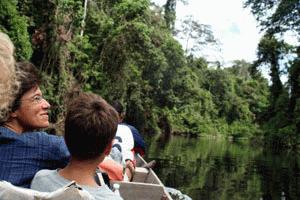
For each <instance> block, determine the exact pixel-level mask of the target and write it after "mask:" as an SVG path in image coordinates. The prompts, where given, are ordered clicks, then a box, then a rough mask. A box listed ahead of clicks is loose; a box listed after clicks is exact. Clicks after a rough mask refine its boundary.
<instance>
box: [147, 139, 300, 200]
mask: <svg viewBox="0 0 300 200" xmlns="http://www.w3.org/2000/svg"><path fill="white" fill-rule="evenodd" d="M146 141H147V150H148V152H147V155H146V160H148V161H150V160H152V159H155V160H156V161H157V165H156V167H155V168H154V171H155V172H156V173H157V175H158V176H159V177H160V179H161V180H162V182H163V183H164V184H165V185H166V186H169V187H173V188H176V189H179V190H180V191H181V192H182V193H185V194H187V195H188V196H190V197H191V198H192V199H193V200H197V199H205V200H214V199H218V200H225V199H230V200H233V199H237V200H238V199H249V200H250V199H251V200H253V199H257V200H262V199H264V200H269V199H279V200H288V199H300V156H299V154H297V153H295V152H292V151H289V152H287V151H285V152H275V151H274V150H271V149H264V148H262V147H259V146H254V145H251V144H249V143H248V142H247V141H239V142H230V141H226V140H222V139H208V138H185V137H178V136H176V137H175V136H172V137H171V138H168V139H162V138H156V137H149V138H146Z"/></svg>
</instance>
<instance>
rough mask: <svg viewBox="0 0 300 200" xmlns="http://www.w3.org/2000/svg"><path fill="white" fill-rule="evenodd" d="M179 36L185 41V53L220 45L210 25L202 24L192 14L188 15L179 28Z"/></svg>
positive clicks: (193, 52)
mask: <svg viewBox="0 0 300 200" xmlns="http://www.w3.org/2000/svg"><path fill="white" fill-rule="evenodd" d="M177 37H179V38H180V39H182V40H184V42H185V47H184V48H185V53H186V54H195V53H197V52H199V51H200V50H202V49H203V47H205V46H209V45H213V46H218V41H217V39H216V38H215V36H214V34H213V31H212V29H211V26H210V25H207V24H202V23H200V22H199V21H197V20H195V19H194V18H193V17H192V16H187V17H186V18H185V19H184V20H183V21H182V23H181V27H180V28H179V29H178V30H177Z"/></svg>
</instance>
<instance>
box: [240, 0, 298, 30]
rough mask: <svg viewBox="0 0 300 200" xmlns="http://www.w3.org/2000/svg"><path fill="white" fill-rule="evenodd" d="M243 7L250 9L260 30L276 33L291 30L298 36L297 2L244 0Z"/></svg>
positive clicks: (289, 0) (290, 0)
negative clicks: (270, 30) (271, 30)
mask: <svg viewBox="0 0 300 200" xmlns="http://www.w3.org/2000/svg"><path fill="white" fill-rule="evenodd" d="M244 6H245V7H250V8H251V12H252V13H253V14H254V15H255V16H256V19H257V21H259V22H260V25H261V27H262V29H273V30H274V31H276V32H285V31H288V30H291V31H296V33H298V35H299V33H300V2H299V0H246V1H245V3H244Z"/></svg>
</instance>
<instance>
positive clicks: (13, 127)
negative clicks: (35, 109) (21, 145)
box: [3, 121, 24, 134]
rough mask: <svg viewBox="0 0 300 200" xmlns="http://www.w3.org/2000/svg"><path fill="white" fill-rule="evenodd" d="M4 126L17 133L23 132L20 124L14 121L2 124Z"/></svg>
mask: <svg viewBox="0 0 300 200" xmlns="http://www.w3.org/2000/svg"><path fill="white" fill-rule="evenodd" d="M3 126H4V127H6V128H8V129H10V130H12V131H13V132H15V133H17V134H22V133H23V132H24V128H23V127H22V126H20V124H18V123H16V122H14V121H8V122H5V123H4V124H3Z"/></svg>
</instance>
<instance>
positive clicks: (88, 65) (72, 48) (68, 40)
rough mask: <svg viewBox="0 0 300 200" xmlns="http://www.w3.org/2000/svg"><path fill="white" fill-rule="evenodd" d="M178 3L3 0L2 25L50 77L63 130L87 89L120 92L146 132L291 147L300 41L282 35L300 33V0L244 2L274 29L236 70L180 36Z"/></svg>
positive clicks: (47, 90)
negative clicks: (70, 107)
mask: <svg viewBox="0 0 300 200" xmlns="http://www.w3.org/2000/svg"><path fill="white" fill-rule="evenodd" d="M176 2H177V1H176V0H166V3H165V5H164V6H162V7H160V6H157V5H155V4H153V3H151V2H150V1H149V0H113V1H111V0H110V1H108V0H101V1H100V0H90V1H87V0H85V1H83V0H56V1H49V0H12V1H1V2H0V30H1V31H2V32H5V33H7V34H8V35H9V36H10V37H11V38H12V40H13V41H14V43H15V45H16V50H17V51H16V56H17V60H30V61H31V62H33V63H34V64H35V65H36V66H37V67H38V68H39V70H40V72H41V74H42V75H43V88H42V89H43V92H44V94H45V97H46V98H47V99H48V100H49V102H50V103H51V105H52V111H51V121H52V123H53V125H54V128H55V129H56V130H57V131H58V132H60V131H62V130H61V122H62V120H63V116H64V112H65V106H64V105H65V103H66V101H68V97H70V96H72V92H74V90H84V91H91V92H94V93H97V94H99V95H101V96H103V97H104V98H105V99H107V101H108V102H112V101H113V100H120V101H121V102H122V104H123V105H124V106H125V107H126V112H127V116H126V121H127V122H128V123H131V124H133V125H135V126H136V127H137V128H139V129H140V130H141V131H142V132H143V133H145V134H153V133H162V134H184V135H191V136H201V135H210V136H224V137H231V138H240V137H248V138H256V139H257V138H261V137H264V136H270V135H271V138H277V139H278V138H280V141H281V143H282V144H284V145H293V144H295V141H297V140H295V138H296V139H297V138H298V135H297V133H299V132H300V100H299V95H300V91H299V90H300V89H299V88H300V85H299V80H300V79H299V73H300V70H299V46H298V47H297V46H292V45H287V44H286V43H285V42H284V41H283V40H282V39H281V38H280V37H279V36H278V35H277V34H278V33H282V32H285V31H296V32H297V31H298V33H299V2H298V1H295V0H289V1H279V0H278V1H277V2H276V4H275V3H274V4H270V5H266V4H264V3H263V2H264V1H259V0H247V1H245V6H248V7H250V8H251V9H252V11H253V14H254V15H255V16H257V19H258V20H259V22H260V23H261V27H262V29H263V30H264V31H265V32H266V34H265V35H264V37H263V38H262V39H261V42H260V44H259V46H258V59H257V61H255V62H254V63H248V62H246V61H244V60H236V61H234V62H233V63H232V65H231V66H229V67H227V68H224V67H222V66H220V65H218V64H211V63H209V62H208V61H207V60H206V58H205V57H198V56H196V55H195V54H193V51H192V49H191V50H189V51H188V50H187V49H186V48H185V47H182V46H181V44H180V43H179V42H178V41H177V40H176V39H174V34H175V30H174V22H175V20H176ZM272 2H274V1H272ZM85 5H87V6H86V7H85ZM273 6H276V9H275V12H274V13H273V14H272V13H271V12H268V11H267V10H266V9H269V10H272V11H273V10H274V9H272V8H273ZM286 9H288V10H286ZM297 9H298V11H297ZM287 11H289V12H287ZM264 12H266V13H267V14H268V15H265V14H264ZM297 13H298V15H297ZM189 22H190V24H191V26H190V27H185V29H182V30H181V32H179V33H176V34H185V33H184V31H187V30H190V31H198V32H199V31H200V32H201V31H203V32H202V33H205V34H194V35H191V37H193V39H196V40H197V41H199V43H198V44H197V45H198V46H197V50H198V49H201V47H202V46H204V45H207V44H208V43H215V42H216V40H215V38H214V37H213V32H212V31H211V30H210V28H209V26H204V25H201V24H199V23H197V22H191V21H189ZM186 25H189V24H188V23H187V24H186ZM192 25H195V26H192ZM196 25H197V26H196ZM186 36H188V35H186ZM298 36H299V34H298ZM195 48H196V47H195ZM290 54H293V55H295V56H294V59H292V60H290V62H289V63H288V66H286V68H287V70H286V71H287V73H288V77H289V81H288V82H287V83H286V84H283V83H281V81H280V78H279V77H280V73H281V71H280V70H279V63H280V62H279V61H280V59H283V58H284V56H286V55H290ZM262 64H265V65H268V66H269V67H270V70H271V74H270V76H271V83H269V82H268V81H267V79H265V78H264V77H263V76H262V74H261V72H260V70H259V66H261V65H262ZM274 131H275V132H274Z"/></svg>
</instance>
